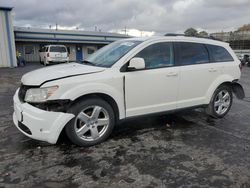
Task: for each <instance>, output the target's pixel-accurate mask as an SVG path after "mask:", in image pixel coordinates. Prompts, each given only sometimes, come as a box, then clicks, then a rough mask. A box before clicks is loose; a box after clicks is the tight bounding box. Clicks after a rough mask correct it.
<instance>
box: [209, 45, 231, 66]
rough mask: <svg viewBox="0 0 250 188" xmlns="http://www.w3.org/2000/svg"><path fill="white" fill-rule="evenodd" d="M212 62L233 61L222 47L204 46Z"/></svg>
mask: <svg viewBox="0 0 250 188" xmlns="http://www.w3.org/2000/svg"><path fill="white" fill-rule="evenodd" d="M206 46H207V48H208V50H209V54H210V58H211V61H212V62H223V61H234V59H233V57H232V56H231V55H230V53H229V52H228V51H227V50H226V49H225V48H224V47H222V46H217V45H211V44H207V45H206Z"/></svg>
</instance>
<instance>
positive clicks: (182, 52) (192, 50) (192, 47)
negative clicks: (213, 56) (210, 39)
mask: <svg viewBox="0 0 250 188" xmlns="http://www.w3.org/2000/svg"><path fill="white" fill-rule="evenodd" d="M176 45H177V47H178V49H179V50H178V58H179V63H180V65H193V64H201V63H208V62H209V56H208V51H207V49H206V47H205V45H203V44H200V43H191V42H178V43H177V44H176Z"/></svg>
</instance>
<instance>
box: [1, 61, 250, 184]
mask: <svg viewBox="0 0 250 188" xmlns="http://www.w3.org/2000/svg"><path fill="white" fill-rule="evenodd" d="M39 67H41V65H39V64H30V65H27V66H26V67H23V68H12V69H10V68H2V69H0V135H1V137H0V187H25V188H26V187H56V188H60V187H70V188H73V187H148V188H149V187H243V188H248V187H250V67H244V68H243V72H242V79H241V83H242V85H243V87H244V89H245V93H246V97H247V98H246V99H245V100H244V101H240V100H237V99H236V98H234V102H233V105H232V108H231V110H230V112H229V113H228V115H227V116H225V117H224V118H223V119H213V118H210V117H208V116H207V115H206V114H205V113H204V110H203V109H196V110H189V111H183V112H179V113H174V114H168V115H164V116H155V117H148V118H145V117H144V118H143V119H142V118H141V119H133V120H129V121H127V122H124V123H122V124H120V125H119V126H116V127H115V130H114V132H113V134H112V136H111V137H110V138H109V139H108V140H107V141H106V142H104V143H102V144H100V145H97V146H93V147H89V148H80V147H77V146H75V145H73V144H71V143H70V142H69V141H68V140H67V139H66V138H65V136H63V135H62V136H61V138H60V141H59V143H58V144H56V145H50V144H47V143H44V142H40V141H36V140H32V139H30V138H28V137H26V136H24V135H23V134H22V133H20V132H19V131H18V130H17V128H16V127H15V126H14V124H13V122H12V113H13V102H12V97H13V95H14V92H15V90H16V89H17V88H18V86H19V85H20V78H21V76H22V75H23V74H24V73H25V72H28V71H30V70H33V69H37V68H39Z"/></svg>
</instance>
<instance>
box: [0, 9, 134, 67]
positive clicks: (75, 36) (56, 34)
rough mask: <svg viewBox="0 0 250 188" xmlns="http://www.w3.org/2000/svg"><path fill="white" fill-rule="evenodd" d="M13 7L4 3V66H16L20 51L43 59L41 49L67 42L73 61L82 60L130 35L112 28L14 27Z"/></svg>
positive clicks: (0, 31)
mask: <svg viewBox="0 0 250 188" xmlns="http://www.w3.org/2000/svg"><path fill="white" fill-rule="evenodd" d="M11 11H12V8H11V7H0V67H16V66H17V58H16V56H17V53H21V55H22V57H23V59H24V61H25V62H26V63H29V62H39V61H40V57H39V50H40V49H41V48H42V47H43V46H45V45H48V44H64V45H65V46H66V47H67V49H68V52H69V59H70V61H80V60H83V59H85V58H86V57H88V56H89V55H90V54H92V53H94V52H95V51H96V50H98V49H99V48H101V47H103V46H104V45H107V44H109V43H111V42H113V41H116V40H119V39H123V38H128V37H129V36H128V35H122V34H117V33H108V32H92V31H79V30H74V31H71V30H52V29H34V28H24V27H13V25H12V14H11Z"/></svg>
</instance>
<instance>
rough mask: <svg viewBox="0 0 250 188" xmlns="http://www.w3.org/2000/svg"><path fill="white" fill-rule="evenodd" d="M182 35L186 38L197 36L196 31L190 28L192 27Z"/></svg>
mask: <svg viewBox="0 0 250 188" xmlns="http://www.w3.org/2000/svg"><path fill="white" fill-rule="evenodd" d="M184 33H185V35H187V36H197V35H198V32H197V30H196V29H194V28H192V27H190V28H188V29H187V30H186V31H185V32H184Z"/></svg>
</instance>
